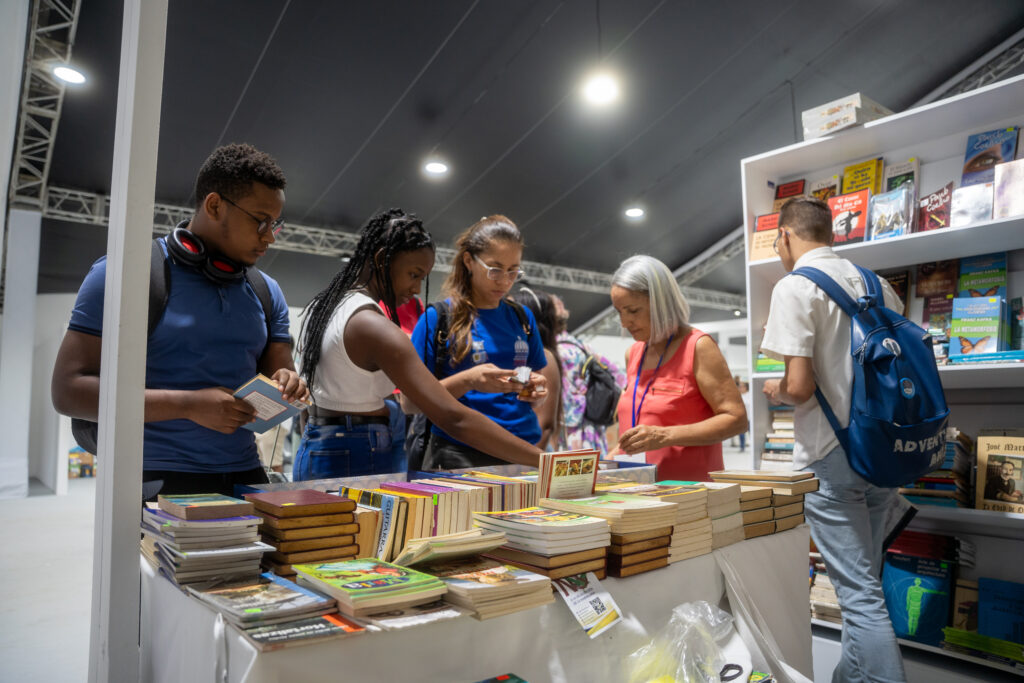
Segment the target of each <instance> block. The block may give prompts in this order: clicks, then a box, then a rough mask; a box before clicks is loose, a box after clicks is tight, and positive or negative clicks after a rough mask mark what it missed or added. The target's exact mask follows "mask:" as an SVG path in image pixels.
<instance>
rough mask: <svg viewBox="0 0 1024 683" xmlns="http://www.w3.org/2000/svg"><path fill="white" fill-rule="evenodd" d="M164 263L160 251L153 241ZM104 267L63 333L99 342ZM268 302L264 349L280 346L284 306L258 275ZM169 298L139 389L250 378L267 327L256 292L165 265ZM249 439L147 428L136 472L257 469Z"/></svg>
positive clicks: (191, 426) (240, 433) (185, 426)
mask: <svg viewBox="0 0 1024 683" xmlns="http://www.w3.org/2000/svg"><path fill="white" fill-rule="evenodd" d="M160 244H161V247H162V248H163V250H164V255H165V257H166V254H167V245H166V242H165V241H164V239H161V240H160ZM106 273H107V260H106V257H105V256H104V257H102V258H100V259H99V260H98V261H96V263H94V264H93V266H92V268H91V269H90V270H89V274H88V275H86V276H85V281H84V282H82V286H81V288H80V289H79V290H78V299H77V300H76V301H75V307H74V309H73V310H72V312H71V322H70V324H69V325H68V327H69V329H72V330H75V331H76V332H83V333H85V334H92V335H96V336H101V335H102V332H103V287H104V283H105V280H106ZM263 275H264V277H265V278H266V280H267V286H268V287H269V289H270V294H271V299H272V301H273V308H272V311H273V320H272V321H271V324H270V338H271V340H272V341H280V342H285V343H287V342H288V341H289V337H288V306H287V304H286V303H285V300H284V294H283V293H282V292H281V287H280V286H279V285H278V284H277V282H276V281H275V280H273V279H272V278H271V277H269V276H268V275H266V273H264V274H263ZM168 290H169V292H170V296H169V297H168V301H167V308H166V310H165V311H164V314H163V317H162V318H161V319H160V322H159V323H158V324H157V326H156V329H155V330H153V334H152V335H151V336H150V337H149V345H148V348H147V354H146V388H148V389H182V390H195V389H206V388H208V387H227V388H229V389H232V390H234V389H236V388H238V387H240V386H241V385H242V384H244V383H245V382H248V381H249V380H250V379H252V377H253V375H255V374H256V373H257V372H258V369H257V364H258V363H259V358H260V355H262V353H263V349H264V348H265V347H266V344H267V323H266V318H265V317H264V314H263V306H262V305H261V304H260V300H259V298H258V297H257V296H256V292H254V291H253V290H252V287H250V286H249V283H248V282H246V281H245V280H243V281H242V282H240V283H233V284H230V285H217V284H214V283H213V282H211V281H210V280H208V279H207V278H206V277H205V276H204V275H203V274H202V273H201V272H200V271H199V270H198V269H196V268H192V267H190V266H183V265H179V264H176V263H174V262H173V261H171V263H170V282H169V283H168ZM259 464H260V463H259V456H258V455H257V452H256V442H255V437H254V435H253V433H252V432H251V431H249V430H247V429H237V430H235V432H234V433H232V434H221V433H220V432H216V431H214V430H212V429H207V428H206V427H203V426H200V425H198V424H196V423H195V422H192V421H191V420H166V421H163V422H147V423H146V424H145V430H144V445H143V465H142V467H143V469H144V470H173V471H176V472H239V471H244V470H249V469H253V468H255V467H259Z"/></svg>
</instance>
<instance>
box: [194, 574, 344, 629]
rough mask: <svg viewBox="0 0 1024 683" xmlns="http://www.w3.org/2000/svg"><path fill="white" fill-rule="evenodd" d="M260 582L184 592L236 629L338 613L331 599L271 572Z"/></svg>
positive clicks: (335, 604) (336, 606) (335, 603)
mask: <svg viewBox="0 0 1024 683" xmlns="http://www.w3.org/2000/svg"><path fill="white" fill-rule="evenodd" d="M260 578H261V579H262V580H261V581H253V582H244V583H239V584H235V585H232V586H228V587H225V588H206V589H202V588H197V587H195V586H191V585H190V586H188V587H187V588H188V592H189V593H191V594H192V595H193V596H194V597H196V598H198V599H199V600H200V601H202V602H205V603H206V604H207V605H209V606H211V607H213V609H215V610H217V611H218V612H220V613H221V614H223V615H224V618H225V619H226V620H227V621H229V622H231V623H232V624H235V625H236V626H238V627H240V628H255V627H257V626H269V625H270V624H280V623H282V622H288V621H296V620H298V619H307V618H310V617H317V616H321V615H323V614H332V613H334V612H337V611H338V605H337V602H335V600H334V598H329V597H327V596H324V595H321V594H319V593H317V592H315V591H311V590H309V589H307V588H303V587H302V586H299V585H298V584H295V583H292V582H291V581H289V580H288V579H284V578H281V577H280V576H276V575H274V574H272V573H271V572H266V573H265V574H263V576H262V577H260Z"/></svg>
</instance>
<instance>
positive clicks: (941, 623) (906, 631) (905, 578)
mask: <svg viewBox="0 0 1024 683" xmlns="http://www.w3.org/2000/svg"><path fill="white" fill-rule="evenodd" d="M952 588H953V563H951V562H949V561H947V560H945V559H944V558H935V557H928V556H918V555H911V554H902V553H886V556H885V569H884V570H883V572H882V591H883V593H884V594H885V604H886V606H887V607H888V611H889V618H890V620H891V621H892V626H893V630H894V631H895V632H896V636H897V637H899V638H906V639H908V640H915V641H917V642H921V643H926V644H928V645H934V646H936V647H937V646H939V645H941V643H942V629H943V628H945V627H947V626H949V616H948V615H949V605H950V601H951V597H952V595H951V594H952Z"/></svg>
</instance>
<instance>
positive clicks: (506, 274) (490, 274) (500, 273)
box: [473, 254, 526, 282]
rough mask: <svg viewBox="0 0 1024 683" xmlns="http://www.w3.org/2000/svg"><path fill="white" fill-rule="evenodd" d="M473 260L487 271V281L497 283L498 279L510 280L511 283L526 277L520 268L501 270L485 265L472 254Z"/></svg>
mask: <svg viewBox="0 0 1024 683" xmlns="http://www.w3.org/2000/svg"><path fill="white" fill-rule="evenodd" d="M473 258H474V259H475V260H476V262H477V263H479V264H480V265H481V266H483V267H484V268H485V269H486V270H487V279H488V280H492V281H494V282H497V281H498V280H499V279H505V280H509V279H511V280H512V282H518V281H519V280H521V279H522V278H523V276H524V275H526V272H525V271H524V270H523V269H522V268H516V269H515V270H502V269H501V268H498V267H497V266H489V265H487V264H486V263H484V260H483V259H482V258H480V257H479V256H477V255H476V254H473Z"/></svg>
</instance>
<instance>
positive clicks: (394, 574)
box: [292, 558, 446, 611]
mask: <svg viewBox="0 0 1024 683" xmlns="http://www.w3.org/2000/svg"><path fill="white" fill-rule="evenodd" d="M292 569H294V570H295V573H296V574H297V575H298V577H299V579H300V580H304V582H305V583H307V584H308V585H311V586H312V587H314V588H316V589H317V590H321V591H323V592H325V593H327V594H328V595H331V596H333V597H335V598H337V600H338V604H339V606H348V607H355V608H357V609H360V608H362V607H363V606H364V605H365V606H367V607H371V606H372V607H380V606H381V605H388V604H392V602H396V603H400V604H415V602H417V601H421V602H429V601H430V600H432V599H434V598H436V597H437V596H439V595H442V594H444V592H445V590H446V589H445V587H444V584H443V583H442V582H441V581H439V580H438V579H437V578H435V577H433V576H430V575H429V574H424V573H423V572H419V571H416V570H415V569H410V568H408V567H400V566H399V565H397V564H392V563H390V562H384V561H383V560H378V559H375V558H363V559H356V560H344V561H341V562H325V563H322V564H295V565H292ZM420 598H422V600H420ZM392 599H395V600H392ZM410 599H411V600H412V601H413V602H409V600H410ZM346 611H348V610H346Z"/></svg>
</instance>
